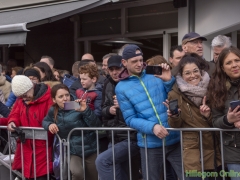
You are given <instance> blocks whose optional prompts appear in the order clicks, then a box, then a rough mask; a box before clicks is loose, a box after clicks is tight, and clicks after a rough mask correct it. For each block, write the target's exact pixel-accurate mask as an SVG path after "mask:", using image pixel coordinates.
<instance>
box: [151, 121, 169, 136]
mask: <svg viewBox="0 0 240 180" xmlns="http://www.w3.org/2000/svg"><path fill="white" fill-rule="evenodd" d="M153 133H154V134H155V135H156V136H157V137H159V138H160V139H162V138H165V137H166V136H167V135H169V133H168V131H167V129H166V128H165V127H163V126H162V125H160V124H156V125H155V126H154V127H153Z"/></svg>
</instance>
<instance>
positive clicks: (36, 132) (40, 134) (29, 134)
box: [0, 126, 239, 180]
mask: <svg viewBox="0 0 240 180" xmlns="http://www.w3.org/2000/svg"><path fill="white" fill-rule="evenodd" d="M6 128H7V127H6V126H0V129H6ZM20 128H21V129H22V130H23V132H25V138H26V139H30V140H32V143H33V154H34V155H33V162H34V164H33V165H34V179H36V156H35V155H36V154H35V153H36V149H35V140H45V141H46V152H47V157H46V159H47V167H46V168H47V174H48V180H49V179H50V175H49V163H50V162H48V157H49V154H48V146H47V144H48V135H47V134H48V133H47V131H45V130H44V129H43V128H32V127H20ZM89 130H91V131H95V132H96V139H97V155H98V154H99V147H100V145H99V140H98V139H99V132H100V131H110V132H111V138H112V139H111V143H112V144H114V131H119V130H121V131H126V134H127V139H128V159H129V179H130V180H132V169H131V149H130V141H131V140H130V131H135V130H134V129H131V128H105V127H104V128H103V127H100V128H90V127H89V128H74V129H72V130H71V131H70V132H69V134H68V137H67V139H66V140H62V139H60V137H59V136H58V135H57V138H58V140H59V142H61V143H60V179H63V165H64V160H67V163H68V165H69V164H70V145H69V142H70V137H71V135H72V133H73V132H74V131H81V136H82V153H83V154H82V163H83V172H85V162H84V159H85V157H84V140H83V138H84V131H89ZM167 130H168V131H180V145H181V154H182V155H183V132H186V131H192V132H193V131H196V132H199V143H200V155H201V156H200V158H201V162H204V160H203V157H204V156H203V140H202V135H203V132H204V131H215V132H219V133H220V139H219V141H220V151H221V162H222V169H223V170H224V152H223V143H222V142H223V132H224V131H228V132H229V131H239V129H227V130H226V129H219V128H167ZM7 141H8V146H9V147H11V145H10V143H11V139H10V132H8V140H7ZM162 143H163V154H165V153H166V149H165V140H164V139H162ZM145 144H147V142H146V138H145ZM63 146H64V147H65V150H63V149H64V148H63ZM21 150H22V151H21V156H22V158H21V159H22V160H23V159H24V158H23V143H21ZM147 150H148V149H147V148H145V156H146V159H145V161H146V164H148V157H147ZM64 151H67V153H66V154H67V157H64V158H63V155H64ZM1 155H2V154H0V164H3V165H4V166H5V167H7V168H8V169H9V174H10V180H12V179H13V175H12V173H14V174H16V175H17V176H19V177H20V178H22V179H25V178H24V176H23V175H22V174H24V160H23V161H22V167H23V168H22V171H21V172H19V171H16V170H12V167H11V165H12V161H11V148H9V159H10V161H9V162H5V161H4V160H3V159H2V158H1ZM112 155H113V174H114V180H115V179H116V167H115V153H114V146H112ZM2 156H3V155H2ZM5 156H6V155H5ZM63 159H64V160H63ZM181 159H182V177H181V178H180V177H179V179H185V177H186V176H185V173H184V166H183V162H184V159H183V156H181ZM201 169H202V170H201V172H202V174H204V173H205V172H204V163H201ZM163 172H164V177H163V178H164V179H166V157H165V156H163ZM67 175H68V179H71V172H70V169H69V166H68V172H67ZM146 176H147V177H146V179H147V180H148V179H149V176H150V174H148V166H146ZM84 178H85V173H84ZM222 179H223V180H225V176H224V175H223V176H222Z"/></svg>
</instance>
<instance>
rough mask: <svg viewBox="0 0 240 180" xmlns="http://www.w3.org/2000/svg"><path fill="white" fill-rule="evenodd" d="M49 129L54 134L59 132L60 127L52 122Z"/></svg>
mask: <svg viewBox="0 0 240 180" xmlns="http://www.w3.org/2000/svg"><path fill="white" fill-rule="evenodd" d="M48 130H49V131H50V132H51V133H52V134H57V133H58V131H59V129H58V126H57V125H56V124H50V125H49V127H48Z"/></svg>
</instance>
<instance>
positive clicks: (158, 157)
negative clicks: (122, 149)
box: [140, 143, 182, 180]
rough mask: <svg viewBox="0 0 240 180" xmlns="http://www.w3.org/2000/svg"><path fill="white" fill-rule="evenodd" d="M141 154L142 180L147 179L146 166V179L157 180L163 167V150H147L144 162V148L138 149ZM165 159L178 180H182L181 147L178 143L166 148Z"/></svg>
mask: <svg viewBox="0 0 240 180" xmlns="http://www.w3.org/2000/svg"><path fill="white" fill-rule="evenodd" d="M140 152H141V163H142V174H143V179H144V180H146V179H147V174H146V165H147V167H148V179H149V180H159V179H160V176H161V173H162V172H161V169H162V167H163V150H162V148H151V149H150V148H148V149H147V158H148V162H146V156H145V148H140ZM165 153H166V155H165V157H166V159H167V160H168V161H169V162H170V163H171V165H172V167H173V169H174V171H175V172H176V174H177V176H178V178H179V180H182V159H181V146H180V143H177V144H174V145H170V146H166V147H165Z"/></svg>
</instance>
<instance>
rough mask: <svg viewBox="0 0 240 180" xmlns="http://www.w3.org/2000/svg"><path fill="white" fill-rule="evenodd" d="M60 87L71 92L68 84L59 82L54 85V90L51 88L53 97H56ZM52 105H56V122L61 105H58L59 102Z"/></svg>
mask: <svg viewBox="0 0 240 180" xmlns="http://www.w3.org/2000/svg"><path fill="white" fill-rule="evenodd" d="M59 89H65V90H66V91H68V92H69V89H68V87H67V86H66V85H64V84H57V85H55V86H53V87H52V90H51V97H52V99H55V98H56V95H57V91H58V90H59ZM69 93H70V92H69ZM52 106H53V107H54V113H53V114H54V122H57V114H58V110H59V106H58V104H57V103H54V104H53V105H52Z"/></svg>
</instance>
